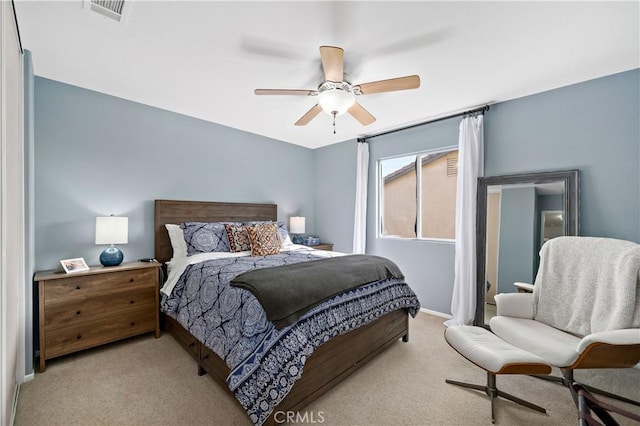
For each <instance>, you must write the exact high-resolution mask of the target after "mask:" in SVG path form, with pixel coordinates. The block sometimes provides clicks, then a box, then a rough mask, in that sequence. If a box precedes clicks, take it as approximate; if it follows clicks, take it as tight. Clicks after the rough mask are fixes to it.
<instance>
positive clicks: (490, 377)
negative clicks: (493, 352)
mask: <svg viewBox="0 0 640 426" xmlns="http://www.w3.org/2000/svg"><path fill="white" fill-rule="evenodd" d="M445 382H447V383H449V384H451V385H456V386H461V387H463V388H469V389H475V390H479V391H483V392H484V393H486V394H487V396H488V397H489V398H490V399H491V423H495V422H496V413H495V400H496V398H497V397H502V398H505V399H508V400H510V401H513V402H515V403H516V404H520V405H523V406H525V407H528V408H531V409H532V410H536V411H539V412H541V413H544V414H546V413H547V410H545V409H544V408H542V407H540V406H538V405H535V404H532V403H530V402H528V401H525V400H523V399H520V398H518V397H515V396H513V395H511V394H509V393H506V392H503V391H501V390H499V389H498V387H497V385H496V375H495V374H493V373H491V372H489V371H487V384H486V385H485V386H482V385H475V384H473V383H465V382H458V381H456V380H449V379H446V380H445Z"/></svg>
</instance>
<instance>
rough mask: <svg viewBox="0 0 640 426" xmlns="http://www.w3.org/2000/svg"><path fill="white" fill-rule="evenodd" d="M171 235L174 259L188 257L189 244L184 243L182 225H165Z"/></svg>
mask: <svg viewBox="0 0 640 426" xmlns="http://www.w3.org/2000/svg"><path fill="white" fill-rule="evenodd" d="M164 226H165V228H167V232H168V233H169V240H171V247H172V248H173V256H172V259H178V258H182V257H187V243H186V242H185V241H184V234H183V232H182V228H180V225H172V224H169V223H167V224H166V225H164Z"/></svg>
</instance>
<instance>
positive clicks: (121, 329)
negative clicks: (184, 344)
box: [41, 311, 155, 358]
mask: <svg viewBox="0 0 640 426" xmlns="http://www.w3.org/2000/svg"><path fill="white" fill-rule="evenodd" d="M153 330H155V315H154V314H153V312H151V311H146V312H145V311H136V312H134V313H130V314H128V315H122V316H119V317H110V318H104V319H100V320H97V321H93V322H83V323H79V324H76V325H73V326H70V327H65V328H58V329H55V330H51V331H48V332H47V333H46V337H45V357H46V358H52V357H54V356H59V355H65V354H68V353H71V352H75V351H78V350H80V349H87V348H90V347H93V346H97V345H100V344H103V343H107V342H112V341H114V340H119V339H122V338H125V337H130V336H135V335H136V334H141V333H144V332H147V331H153ZM41 350H42V349H41Z"/></svg>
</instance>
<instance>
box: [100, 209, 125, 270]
mask: <svg viewBox="0 0 640 426" xmlns="http://www.w3.org/2000/svg"><path fill="white" fill-rule="evenodd" d="M128 233H129V218H126V217H116V216H113V215H111V216H106V217H96V244H109V247H107V248H106V249H104V251H103V252H102V253H101V254H100V263H101V264H102V265H103V266H117V265H119V264H121V263H122V260H123V259H124V254H122V251H120V249H119V248H117V247H115V246H114V244H127V241H128Z"/></svg>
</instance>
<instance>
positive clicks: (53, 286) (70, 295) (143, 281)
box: [44, 269, 157, 305]
mask: <svg viewBox="0 0 640 426" xmlns="http://www.w3.org/2000/svg"><path fill="white" fill-rule="evenodd" d="M156 274H157V272H156V271H155V270H153V269H147V270H137V271H122V272H111V273H108V274H99V275H80V276H75V277H69V278H67V279H64V280H62V279H60V280H56V281H49V282H47V288H46V291H45V297H46V299H45V301H44V302H45V304H46V305H50V304H55V303H69V302H71V301H74V300H84V299H88V298H92V297H103V296H109V295H111V294H115V293H118V292H123V291H130V290H133V289H136V288H145V287H146V288H150V287H155V280H156V276H157V275H156Z"/></svg>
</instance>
